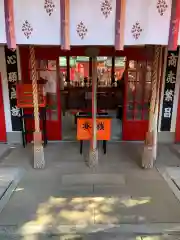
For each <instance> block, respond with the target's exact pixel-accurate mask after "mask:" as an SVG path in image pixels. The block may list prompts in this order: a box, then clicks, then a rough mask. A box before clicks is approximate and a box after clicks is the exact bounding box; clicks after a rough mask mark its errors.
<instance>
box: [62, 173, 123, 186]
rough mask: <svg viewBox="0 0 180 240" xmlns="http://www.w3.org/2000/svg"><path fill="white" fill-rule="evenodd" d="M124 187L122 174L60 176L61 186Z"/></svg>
mask: <svg viewBox="0 0 180 240" xmlns="http://www.w3.org/2000/svg"><path fill="white" fill-rule="evenodd" d="M89 184H102V185H111V184H112V185H119V184H120V185H124V184H125V177H124V175H123V174H67V175H63V176H62V185H89Z"/></svg>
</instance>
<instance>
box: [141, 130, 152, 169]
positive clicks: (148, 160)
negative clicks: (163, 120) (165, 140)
mask: <svg viewBox="0 0 180 240" xmlns="http://www.w3.org/2000/svg"><path fill="white" fill-rule="evenodd" d="M153 166H154V132H147V134H146V141H145V145H144V150H143V155H142V167H143V168H146V169H150V168H153Z"/></svg>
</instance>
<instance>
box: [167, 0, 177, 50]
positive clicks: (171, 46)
mask: <svg viewBox="0 0 180 240" xmlns="http://www.w3.org/2000/svg"><path fill="white" fill-rule="evenodd" d="M179 21H180V0H172V6H171V19H170V27H169V39H168V50H169V51H175V50H176V49H177V46H178V35H179Z"/></svg>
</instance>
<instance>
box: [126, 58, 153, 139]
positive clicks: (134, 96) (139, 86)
mask: <svg viewBox="0 0 180 240" xmlns="http://www.w3.org/2000/svg"><path fill="white" fill-rule="evenodd" d="M150 66H151V62H148V61H146V59H144V60H143V59H141V60H137V58H136V60H132V59H129V58H127V61H126V71H125V103H124V109H123V124H122V139H123V140H124V141H127V140H128V141H143V140H144V139H145V135H146V132H147V130H148V123H149V102H150V99H151V88H152V86H151V71H150V70H149V69H148V68H150Z"/></svg>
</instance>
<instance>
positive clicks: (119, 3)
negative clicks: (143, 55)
mask: <svg viewBox="0 0 180 240" xmlns="http://www.w3.org/2000/svg"><path fill="white" fill-rule="evenodd" d="M125 14H126V0H116V19H115V50H118V51H122V50H123V49H124V32H125Z"/></svg>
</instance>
